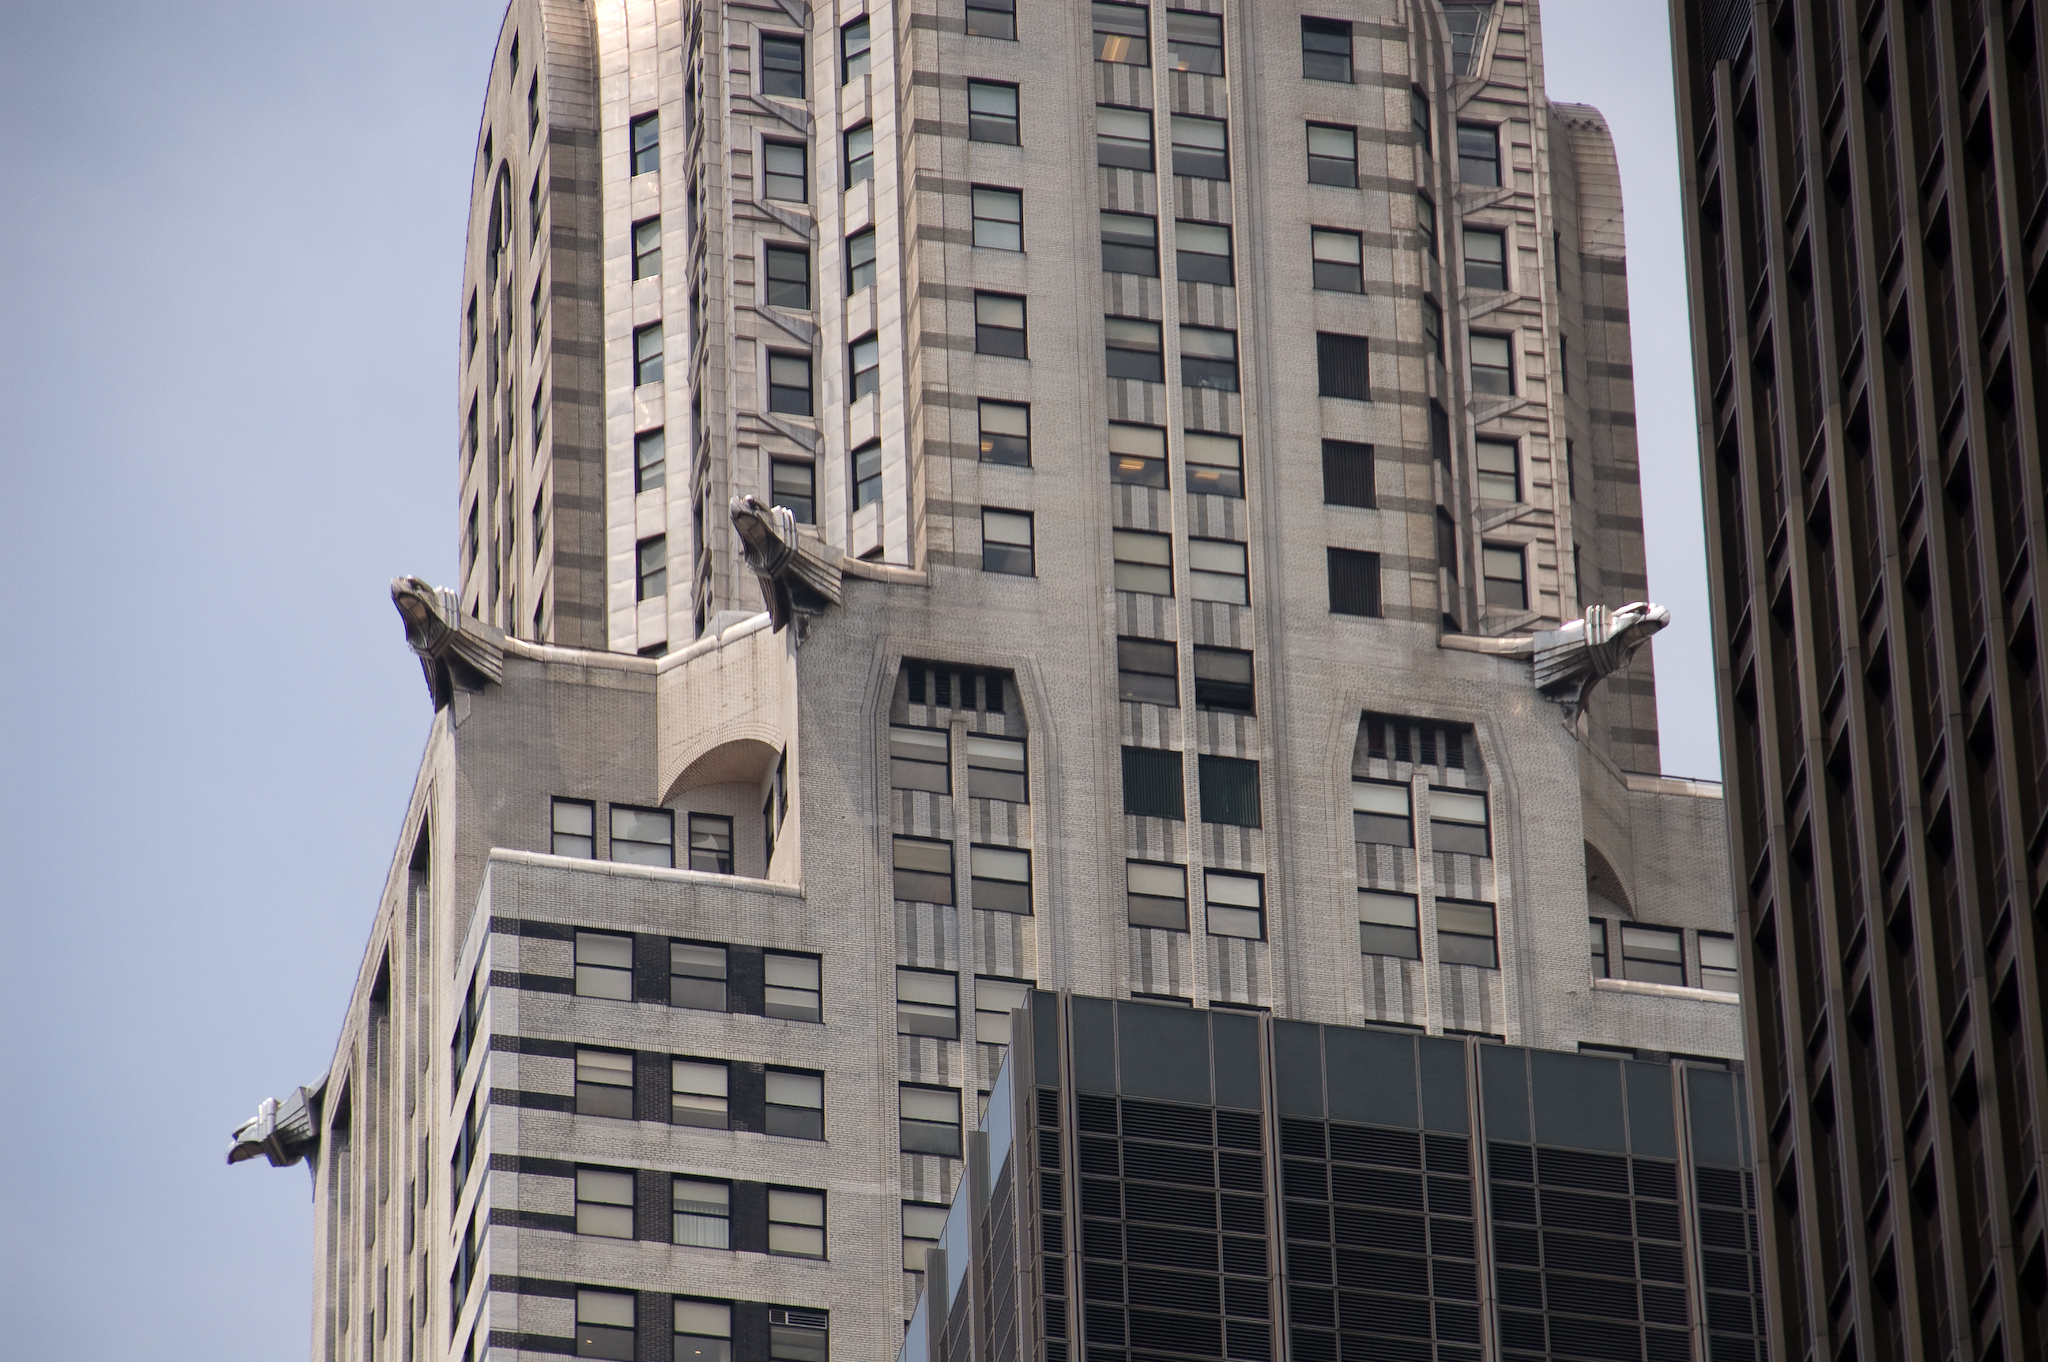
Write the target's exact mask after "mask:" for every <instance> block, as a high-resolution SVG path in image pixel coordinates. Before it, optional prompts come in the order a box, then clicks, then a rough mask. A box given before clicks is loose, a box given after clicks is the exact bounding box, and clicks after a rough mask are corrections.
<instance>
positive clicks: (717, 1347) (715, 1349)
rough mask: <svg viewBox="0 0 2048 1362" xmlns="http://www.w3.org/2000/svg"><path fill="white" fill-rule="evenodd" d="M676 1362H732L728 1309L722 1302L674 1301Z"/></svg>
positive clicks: (730, 1313)
mask: <svg viewBox="0 0 2048 1362" xmlns="http://www.w3.org/2000/svg"><path fill="white" fill-rule="evenodd" d="M675 1314H676V1340H675V1359H676V1362H732V1307H731V1306H730V1305H727V1304H726V1303H724V1302H723V1301H677V1302H676V1303H675Z"/></svg>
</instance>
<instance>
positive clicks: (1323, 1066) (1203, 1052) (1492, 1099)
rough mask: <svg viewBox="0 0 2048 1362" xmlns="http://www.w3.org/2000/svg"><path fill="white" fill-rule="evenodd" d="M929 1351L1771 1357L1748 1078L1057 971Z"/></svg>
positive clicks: (926, 1360) (936, 1286) (1038, 1005)
mask: <svg viewBox="0 0 2048 1362" xmlns="http://www.w3.org/2000/svg"><path fill="white" fill-rule="evenodd" d="M1019 1016H1020V1018H1021V1024H1020V1026H1019V1029H1018V1033H1017V1041H1016V1043H1015V1044H1014V1045H1013V1046H1012V1048H1011V1050H1010V1055H1009V1058H1008V1061H1007V1062H1006V1063H1005V1065H1004V1068H1003V1072H1002V1074H1001V1075H1000V1076H999V1078H998V1079H997V1086H996V1091H995V1093H994V1094H992V1095H991V1097H990V1100H989V1109H988V1117H987V1119H986V1121H985V1122H984V1123H983V1127H982V1129H981V1130H980V1131H978V1132H977V1133H976V1134H975V1136H974V1137H973V1138H972V1140H971V1141H970V1143H969V1149H968V1156H967V1175H966V1176H965V1177H964V1178H963V1179H962V1180H961V1189H960V1193H959V1195H958V1196H956V1197H955V1199H954V1202H953V1206H952V1208H951V1211H950V1213H949V1215H948V1217H947V1220H946V1223H945V1226H944V1229H943V1230H942V1232H941V1233H940V1235H939V1238H938V1242H937V1243H936V1244H935V1245H934V1247H933V1248H932V1250H931V1251H930V1252H929V1254H928V1255H927V1257H926V1268H927V1272H926V1279H927V1282H928V1287H927V1290H926V1293H925V1295H924V1297H923V1299H922V1300H921V1301H920V1302H919V1306H918V1311H917V1314H916V1315H915V1316H914V1317H913V1319H912V1321H911V1326H910V1331H909V1333H908V1335H907V1336H906V1338H905V1340H904V1346H903V1351H902V1352H901V1354H899V1357H900V1359H901V1362H970V1359H972V1360H973V1362H981V1360H982V1359H998V1358H1037V1357H1043V1358H1046V1359H1048V1362H1063V1360H1064V1359H1069V1358H1080V1357H1084V1356H1085V1357H1087V1358H1089V1359H1093V1360H1095V1362H1127V1359H1133V1358H1143V1357H1151V1356H1156V1355H1158V1354H1161V1353H1167V1354H1172V1353H1179V1354H1184V1355H1189V1356H1194V1357H1205V1358H1218V1359H1226V1358H1227V1359H1243V1360H1244V1362H1271V1359H1273V1358H1276V1357H1284V1358H1291V1359H1293V1360H1294V1362H1335V1360H1336V1359H1338V1358H1340V1357H1342V1358H1370V1359H1376V1360H1377V1359H1387V1360H1388V1362H1479V1359H1480V1358H1481V1357H1500V1358H1508V1359H1540V1358H1545V1357H1582V1358H1603V1359H1621V1358H1647V1359H1649V1362H1687V1360H1688V1359H1691V1358H1695V1357H1698V1358H1713V1359H1715V1360H1716V1362H1724V1360H1725V1359H1729V1358H1759V1357H1763V1356H1766V1355H1767V1353H1766V1352H1765V1350H1764V1348H1763V1347H1762V1341H1761V1339H1760V1337H1759V1335H1761V1334H1762V1332H1763V1321H1764V1308H1763V1299H1762V1291H1763V1271H1762V1262H1761V1260H1760V1257H1759V1255H1758V1251H1757V1224H1756V1222H1757V1195H1756V1186H1755V1180H1754V1177H1753V1175H1752V1172H1751V1167H1750V1159H1749V1141H1748V1134H1749V1131H1748V1125H1749V1123H1748V1120H1747V1118H1746V1115H1745V1113H1744V1112H1743V1109H1742V1108H1743V1102H1742V1094H1741V1080H1740V1078H1739V1077H1738V1076H1737V1075H1736V1074H1733V1073H1730V1072H1729V1066H1728V1065H1726V1064H1723V1063H1707V1064H1702V1063H1701V1062H1699V1061H1685V1060H1680V1061H1678V1062H1676V1063H1673V1062H1670V1061H1665V1062H1661V1063H1643V1062H1640V1061H1636V1060H1627V1059H1620V1058H1616V1057H1612V1056H1596V1055H1583V1054H1564V1053H1560V1052H1558V1051H1555V1050H1528V1049H1522V1048H1519V1047H1515V1046H1507V1045H1488V1044H1483V1043H1481V1042H1479V1041H1476V1040H1474V1039H1471V1038H1469V1037H1467V1038H1454V1037H1435V1038H1433V1037H1428V1036H1415V1035H1408V1034H1403V1033H1401V1032H1397V1031H1387V1030H1367V1029H1354V1028H1350V1027H1341V1026H1319V1025H1315V1024H1313V1023H1308V1022H1292V1021H1269V1020H1266V1019H1264V1018H1254V1017H1246V1016H1238V1015H1233V1014H1231V1013H1228V1012H1216V1011H1212V1012H1210V1013H1209V1014H1208V1015H1206V1016H1205V1015H1203V1014H1202V1013H1201V1012H1199V1011H1195V1010H1193V1009H1184V1008H1171V1007H1166V1006H1162V1005H1160V1004H1157V1003H1151V1002H1142V1001H1130V1000H1126V1001H1121V1002H1113V1001H1111V1000H1109V999H1106V998H1084V997H1074V996H1072V995H1065V996H1062V995H1059V994H1053V993H1040V992H1034V993H1033V994H1031V995H1030V1000H1029V1004H1028V1007H1027V1009H1026V1010H1025V1011H1024V1012H1022V1013H1020V1014H1019Z"/></svg>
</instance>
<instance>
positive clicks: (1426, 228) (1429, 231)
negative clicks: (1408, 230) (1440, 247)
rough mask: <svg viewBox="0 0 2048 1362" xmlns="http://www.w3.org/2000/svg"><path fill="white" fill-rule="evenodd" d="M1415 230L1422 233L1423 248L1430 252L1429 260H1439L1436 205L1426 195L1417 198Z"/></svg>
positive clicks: (1419, 195) (1418, 195)
mask: <svg viewBox="0 0 2048 1362" xmlns="http://www.w3.org/2000/svg"><path fill="white" fill-rule="evenodd" d="M1415 230H1416V231H1418V232H1420V233H1422V247H1423V249H1424V250H1426V251H1428V252H1429V258H1430V259H1431V260H1435V259H1437V251H1436V205H1435V204H1433V203H1431V202H1430V201H1429V198H1428V196H1427V195H1424V194H1417V195H1416V196H1415Z"/></svg>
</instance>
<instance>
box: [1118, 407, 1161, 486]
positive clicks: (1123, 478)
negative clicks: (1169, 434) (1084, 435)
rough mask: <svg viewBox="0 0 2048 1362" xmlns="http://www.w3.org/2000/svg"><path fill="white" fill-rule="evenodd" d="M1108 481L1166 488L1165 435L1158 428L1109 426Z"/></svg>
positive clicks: (1119, 422) (1120, 424) (1126, 425)
mask: <svg viewBox="0 0 2048 1362" xmlns="http://www.w3.org/2000/svg"><path fill="white" fill-rule="evenodd" d="M1109 480H1110V481H1111V482H1114V483H1124V484H1128V485H1130V486H1133V487H1164V486H1166V432H1165V431H1163V430H1161V429H1160V428H1159V427H1157V426H1134V425H1128V424H1126V423H1124V422H1121V421H1112V422H1110V423H1109Z"/></svg>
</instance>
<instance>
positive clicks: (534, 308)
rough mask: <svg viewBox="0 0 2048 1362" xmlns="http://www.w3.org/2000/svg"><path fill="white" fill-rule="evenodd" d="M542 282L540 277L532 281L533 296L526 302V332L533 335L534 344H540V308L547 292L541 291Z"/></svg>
mask: <svg viewBox="0 0 2048 1362" xmlns="http://www.w3.org/2000/svg"><path fill="white" fill-rule="evenodd" d="M544 283H545V281H544V280H540V279H536V280H534V281H533V296H532V297H530V298H528V299H527V302H526V334H527V335H529V336H531V337H533V343H534V344H535V345H539V344H540V318H541V310H542V308H544V307H545V306H546V304H547V294H545V293H544V292H542V291H541V290H542V285H543V284H544Z"/></svg>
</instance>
